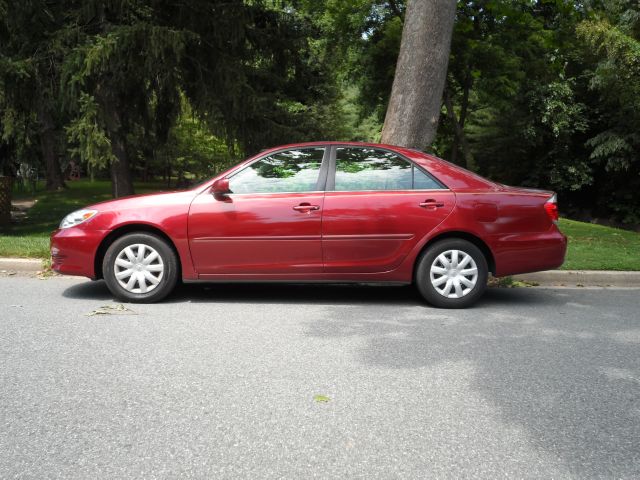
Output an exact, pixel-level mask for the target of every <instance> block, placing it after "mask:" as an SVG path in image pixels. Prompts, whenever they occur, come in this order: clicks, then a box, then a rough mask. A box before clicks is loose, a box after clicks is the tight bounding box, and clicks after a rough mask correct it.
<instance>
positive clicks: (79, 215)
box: [60, 210, 98, 228]
mask: <svg viewBox="0 0 640 480" xmlns="http://www.w3.org/2000/svg"><path fill="white" fill-rule="evenodd" d="M96 213H98V211H97V210H76V211H75V212H73V213H70V214H69V215H67V216H66V217H64V218H63V219H62V222H60V228H69V227H75V226H76V225H80V224H81V223H82V222H86V221H87V220H89V219H90V218H93V217H94V216H95V215H96Z"/></svg>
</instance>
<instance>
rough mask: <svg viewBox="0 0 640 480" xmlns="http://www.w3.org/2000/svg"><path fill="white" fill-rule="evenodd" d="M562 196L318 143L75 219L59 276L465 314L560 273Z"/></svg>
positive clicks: (386, 151)
mask: <svg viewBox="0 0 640 480" xmlns="http://www.w3.org/2000/svg"><path fill="white" fill-rule="evenodd" d="M557 220H558V209H557V204H556V195H555V194H554V193H553V192H547V191H540V190H531V189H525V188H514V187H508V186H505V185H500V184H497V183H493V182H491V181H489V180H486V179H484V178H482V177H479V176H477V175H475V174H473V173H471V172H469V171H467V170H464V169H462V168H460V167H457V166H455V165H452V164H450V163H448V162H446V161H444V160H441V159H438V158H436V157H433V156H431V155H427V154H425V153H422V152H418V151H415V150H411V149H407V148H401V147H394V146H390V145H376V144H363V143H342V142H321V143H305V144H298V145H287V146H284V147H276V148H272V149H270V150H267V151H264V152H262V153H260V154H259V155H256V156H255V157H252V158H250V159H248V160H246V161H244V162H243V163H240V164H239V165H237V166H235V167H233V168H231V169H230V170H228V171H226V172H224V173H222V174H220V175H219V176H217V177H216V178H214V179H212V180H210V181H208V182H206V183H204V184H202V185H199V186H198V187H196V188H193V189H191V190H187V191H181V192H169V193H158V194H152V195H139V196H134V197H129V198H122V199H118V200H113V201H108V202H103V203H99V204H97V205H92V206H89V207H87V208H86V209H83V210H79V211H77V212H73V213H71V214H69V215H68V216H67V217H66V218H65V219H64V220H63V221H62V223H61V224H60V228H59V229H58V230H56V231H55V232H53V234H52V236H51V257H52V261H53V269H54V270H55V271H57V272H60V273H64V274H67V275H81V276H86V277H89V278H92V279H98V278H104V280H105V282H106V284H107V286H108V287H109V290H110V291H111V293H112V294H113V295H114V296H115V297H116V298H118V299H120V300H124V301H129V302H155V301H158V300H161V299H162V298H164V297H166V296H167V295H168V294H169V293H170V292H171V291H172V290H173V288H174V286H175V285H176V282H177V281H178V279H179V278H181V279H182V280H184V281H185V282H190V281H206V282H231V281H248V282H255V281H287V282H340V283H342V282H384V283H400V284H409V283H415V284H416V286H417V289H418V291H419V292H420V293H421V294H422V296H423V297H424V298H425V299H426V300H427V301H428V302H429V303H430V304H432V305H435V306H438V307H447V308H460V307H467V306H469V305H471V304H472V303H474V302H475V301H476V300H477V299H478V298H479V297H480V296H481V295H482V293H483V291H484V289H485V287H486V284H487V276H488V274H489V272H492V273H493V275H495V276H497V277H501V276H504V275H511V274H516V273H525V272H533V271H538V270H547V269H553V268H557V267H558V266H560V265H561V264H562V262H563V261H564V256H565V251H566V247H567V239H566V237H565V236H564V235H563V234H562V233H560V231H559V230H558V227H557V226H556V223H557Z"/></svg>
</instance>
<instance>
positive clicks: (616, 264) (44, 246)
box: [0, 180, 640, 270]
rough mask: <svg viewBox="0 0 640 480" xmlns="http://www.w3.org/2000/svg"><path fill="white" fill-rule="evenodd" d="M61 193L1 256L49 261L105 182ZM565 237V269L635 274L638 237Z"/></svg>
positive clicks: (11, 238) (42, 205)
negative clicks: (74, 215) (73, 217)
mask: <svg viewBox="0 0 640 480" xmlns="http://www.w3.org/2000/svg"><path fill="white" fill-rule="evenodd" d="M68 185H69V188H68V189H67V190H64V191H62V192H39V193H37V194H36V197H35V198H36V199H37V200H38V201H37V203H36V204H35V205H34V206H33V208H32V209H31V210H29V213H28V218H27V219H25V221H23V222H22V223H21V224H19V225H13V226H12V227H11V229H10V230H6V231H2V232H0V257H23V258H29V257H31V258H48V257H49V234H50V233H51V231H53V230H55V229H56V228H57V226H58V224H59V222H60V220H62V217H64V216H65V215H67V214H68V213H70V212H72V211H73V210H76V209H78V208H82V207H84V206H86V205H89V204H92V203H96V202H100V201H103V200H109V199H110V198H111V184H110V182H108V181H96V182H93V183H91V182H90V181H88V180H81V181H77V182H69V183H68ZM135 187H136V192H137V193H146V192H152V191H158V190H162V185H161V184H159V183H147V184H136V186H135ZM560 230H562V232H563V233H564V234H565V235H567V236H568V237H569V250H568V252H567V259H566V262H565V264H564V265H563V266H562V268H563V269H565V270H640V234H638V233H635V232H629V231H626V230H620V229H617V228H609V227H603V226H600V225H593V224H591V223H583V222H576V221H573V220H565V219H561V220H560Z"/></svg>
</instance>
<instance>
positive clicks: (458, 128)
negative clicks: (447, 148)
mask: <svg viewBox="0 0 640 480" xmlns="http://www.w3.org/2000/svg"><path fill="white" fill-rule="evenodd" d="M463 103H464V100H463ZM444 104H445V107H446V108H447V116H448V117H449V121H450V122H451V123H452V124H453V129H454V132H455V138H456V142H454V148H455V149H456V154H457V148H458V143H459V144H460V146H461V147H462V156H463V157H464V165H463V166H464V167H465V168H468V169H469V170H472V169H473V168H474V167H475V164H474V162H473V156H472V155H471V149H470V148H469V141H468V140H467V136H466V135H465V133H464V121H465V117H464V116H463V115H465V116H466V108H467V107H466V105H463V111H462V113H461V114H460V120H458V119H457V118H456V113H455V111H454V110H453V101H452V100H451V95H449V91H448V90H445V92H444ZM451 161H452V162H453V163H456V161H455V159H454V158H452V160H451Z"/></svg>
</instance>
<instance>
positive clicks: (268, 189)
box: [229, 148, 324, 193]
mask: <svg viewBox="0 0 640 480" xmlns="http://www.w3.org/2000/svg"><path fill="white" fill-rule="evenodd" d="M323 156H324V148H301V149H297V150H286V151H284V152H278V153H274V154H273V155H269V156H268V157H265V158H263V159H260V160H258V161H257V162H254V163H252V164H251V165H249V166H248V167H246V168H244V169H243V170H241V171H239V172H238V173H237V174H235V175H234V176H233V177H231V178H230V179H229V187H230V189H231V191H232V192H233V193H285V192H286V193H289V192H313V191H315V190H317V187H316V184H317V183H318V175H319V173H320V165H321V164H322V157H323Z"/></svg>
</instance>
